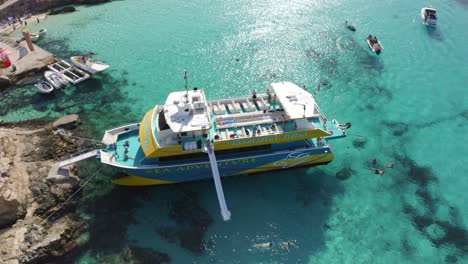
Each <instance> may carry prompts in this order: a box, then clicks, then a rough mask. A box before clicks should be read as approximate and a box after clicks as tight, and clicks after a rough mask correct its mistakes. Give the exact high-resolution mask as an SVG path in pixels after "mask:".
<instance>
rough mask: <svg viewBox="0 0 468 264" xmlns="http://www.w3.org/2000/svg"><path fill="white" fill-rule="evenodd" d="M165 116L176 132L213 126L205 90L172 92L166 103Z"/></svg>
mask: <svg viewBox="0 0 468 264" xmlns="http://www.w3.org/2000/svg"><path fill="white" fill-rule="evenodd" d="M187 95H188V100H187ZM164 117H165V118H166V122H167V124H168V125H169V127H170V128H171V130H172V131H174V132H176V133H177V132H191V131H200V130H204V129H210V128H211V126H212V125H211V118H210V117H209V113H208V111H207V107H206V97H205V92H204V91H203V90H190V91H179V92H173V93H170V94H169V96H168V97H167V99H166V103H165V105H164Z"/></svg>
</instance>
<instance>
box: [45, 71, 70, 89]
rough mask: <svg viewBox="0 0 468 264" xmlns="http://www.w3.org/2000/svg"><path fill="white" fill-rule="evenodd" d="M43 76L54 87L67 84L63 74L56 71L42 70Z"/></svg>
mask: <svg viewBox="0 0 468 264" xmlns="http://www.w3.org/2000/svg"><path fill="white" fill-rule="evenodd" d="M44 77H45V78H46V80H47V81H48V82H49V83H50V84H52V86H54V88H55V89H60V88H62V87H64V86H66V85H67V84H68V82H67V80H66V79H65V78H64V77H63V75H62V74H61V73H58V72H53V71H46V72H44Z"/></svg>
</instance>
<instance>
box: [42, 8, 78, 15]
mask: <svg viewBox="0 0 468 264" xmlns="http://www.w3.org/2000/svg"><path fill="white" fill-rule="evenodd" d="M75 11H76V8H74V7H73V6H64V7H62V8H57V9H52V10H50V11H49V13H48V14H49V15H58V14H64V13H71V12H75Z"/></svg>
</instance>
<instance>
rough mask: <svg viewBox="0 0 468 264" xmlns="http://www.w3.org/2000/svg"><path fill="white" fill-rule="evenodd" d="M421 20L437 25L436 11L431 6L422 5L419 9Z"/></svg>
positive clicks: (426, 23)
mask: <svg viewBox="0 0 468 264" xmlns="http://www.w3.org/2000/svg"><path fill="white" fill-rule="evenodd" d="M421 21H422V23H423V24H424V25H427V26H435V25H437V12H436V10H435V9H434V8H432V7H423V8H422V9H421Z"/></svg>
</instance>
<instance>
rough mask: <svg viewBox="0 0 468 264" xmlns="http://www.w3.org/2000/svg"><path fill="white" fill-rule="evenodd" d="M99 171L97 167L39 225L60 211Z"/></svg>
mask: <svg viewBox="0 0 468 264" xmlns="http://www.w3.org/2000/svg"><path fill="white" fill-rule="evenodd" d="M100 171H101V168H99V169H98V170H97V171H96V173H94V174H93V175H92V176H91V177H89V179H87V180H86V181H85V183H84V184H83V185H81V186H80V188H78V190H76V191H75V192H74V193H73V194H72V195H71V196H70V197H68V199H67V200H65V201H64V202H63V203H62V204H61V205H60V206H59V207H58V209H57V210H54V211H53V212H52V213H51V214H49V215H48V216H47V217H46V218H45V219H44V220H43V221H42V222H41V225H43V224H44V223H45V222H47V220H48V219H49V218H50V217H51V216H52V215H54V214H55V213H56V212H58V211H60V209H62V207H63V206H64V205H65V204H66V203H68V202H69V201H70V200H71V199H73V197H75V195H76V194H77V193H78V192H79V191H81V189H83V187H85V186H86V184H88V183H89V182H90V181H91V180H92V179H93V178H94V177H96V175H97V174H98V173H99V172H100Z"/></svg>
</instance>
